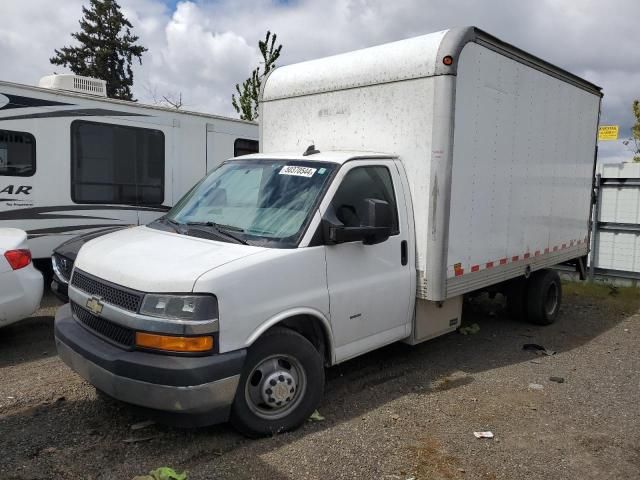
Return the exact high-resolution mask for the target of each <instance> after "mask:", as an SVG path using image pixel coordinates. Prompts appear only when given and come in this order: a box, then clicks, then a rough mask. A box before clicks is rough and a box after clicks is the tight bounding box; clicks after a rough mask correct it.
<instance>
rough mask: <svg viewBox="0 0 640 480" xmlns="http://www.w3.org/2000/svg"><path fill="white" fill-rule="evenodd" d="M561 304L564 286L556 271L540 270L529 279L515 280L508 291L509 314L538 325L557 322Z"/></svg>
mask: <svg viewBox="0 0 640 480" xmlns="http://www.w3.org/2000/svg"><path fill="white" fill-rule="evenodd" d="M561 303H562V284H561V282H560V276H559V275H558V273H557V272H556V271H554V270H539V271H537V272H534V273H532V274H531V276H530V277H529V278H528V279H525V278H518V279H514V280H512V281H511V284H510V285H509V288H508V289H507V308H508V310H509V314H510V315H511V316H512V317H513V318H516V319H522V320H526V321H528V322H530V323H534V324H536V325H550V324H552V323H553V322H555V321H556V319H557V318H558V314H559V312H560V305H561Z"/></svg>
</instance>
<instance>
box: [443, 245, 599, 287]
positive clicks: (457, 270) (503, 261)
mask: <svg viewBox="0 0 640 480" xmlns="http://www.w3.org/2000/svg"><path fill="white" fill-rule="evenodd" d="M587 241H588V238H587V237H584V240H583V239H579V240H569V243H568V244H567V243H562V244H560V245H554V246H553V247H545V248H544V249H543V250H534V252H533V256H534V257H539V256H541V255H547V254H549V253H551V252H552V251H553V252H558V251H560V250H566V249H567V248H571V247H573V246H574V245H575V246H577V245H582V244H583V243H585V244H586V243H587ZM531 256H532V255H531V252H525V253H523V254H522V255H513V256H511V258H510V259H509V257H503V258H500V259H498V260H489V261H487V262H484V263H478V264H474V265H471V266H470V268H469V270H468V271H467V272H466V273H467V274H469V273H475V272H479V271H480V270H487V269H490V268H494V267H498V266H502V265H507V264H508V263H516V262H521V261H523V260H527V259H529V258H531ZM453 273H454V275H455V276H456V277H460V276H462V275H465V269H464V268H463V267H462V262H460V263H456V264H455V265H453Z"/></svg>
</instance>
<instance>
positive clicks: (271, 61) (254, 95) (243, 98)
mask: <svg viewBox="0 0 640 480" xmlns="http://www.w3.org/2000/svg"><path fill="white" fill-rule="evenodd" d="M269 40H271V42H269ZM275 44H276V34H275V33H274V34H273V37H272V36H271V32H269V31H267V36H266V37H265V40H264V41H262V40H260V41H259V42H258V48H259V49H260V53H261V54H262V59H263V63H264V71H263V72H262V73H260V67H258V68H256V69H255V70H254V71H253V72H251V76H250V77H249V78H247V79H246V80H245V81H244V82H242V87H240V85H239V84H237V83H236V92H237V93H238V96H237V97H236V96H235V94H233V95H231V104H232V105H233V108H235V110H236V112H238V113H239V114H240V118H241V119H242V120H257V119H258V115H259V114H258V99H259V96H260V87H261V86H262V81H263V80H264V79H265V77H266V76H267V75H268V74H269V72H270V71H271V70H273V69H274V68H276V60H277V59H278V57H280V51H281V50H282V45H278V47H276V46H275Z"/></svg>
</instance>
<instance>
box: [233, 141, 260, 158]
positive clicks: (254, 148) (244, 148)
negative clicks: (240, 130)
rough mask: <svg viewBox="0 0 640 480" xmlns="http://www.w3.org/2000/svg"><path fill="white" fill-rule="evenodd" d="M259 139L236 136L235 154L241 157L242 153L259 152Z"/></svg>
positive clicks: (234, 143)
mask: <svg viewBox="0 0 640 480" xmlns="http://www.w3.org/2000/svg"><path fill="white" fill-rule="evenodd" d="M258 150H259V148H258V141H257V140H247V139H246V138H236V141H235V142H233V156H234V157H241V156H242V155H249V154H251V153H258Z"/></svg>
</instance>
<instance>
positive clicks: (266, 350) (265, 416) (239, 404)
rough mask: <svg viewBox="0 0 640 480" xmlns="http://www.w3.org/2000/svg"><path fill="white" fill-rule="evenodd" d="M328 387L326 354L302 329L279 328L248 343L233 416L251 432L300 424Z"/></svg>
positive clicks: (254, 434)
mask: <svg viewBox="0 0 640 480" xmlns="http://www.w3.org/2000/svg"><path fill="white" fill-rule="evenodd" d="M323 390H324V366H323V362H322V355H321V354H320V353H319V352H318V351H317V350H316V348H315V347H314V346H313V344H311V342H309V340H307V339H306V338H305V337H303V336H302V335H300V334H299V333H297V332H295V331H293V330H290V329H286V328H275V329H273V330H271V331H269V332H267V333H265V334H264V335H263V336H262V337H261V338H259V339H258V340H257V341H256V342H255V343H254V344H253V345H252V346H251V347H250V348H249V352H248V353H247V360H246V363H245V367H244V370H243V373H242V375H241V377H240V383H239V384H238V390H237V392H236V397H235V400H234V403H233V405H232V407H231V416H230V420H231V423H232V425H233V426H234V427H235V428H236V429H238V430H239V431H240V432H241V433H243V434H245V435H247V436H250V437H259V436H265V435H272V434H274V433H279V432H285V431H288V430H293V429H295V428H297V427H299V426H300V425H301V424H302V423H303V422H304V421H305V420H306V419H307V418H308V417H309V416H310V415H311V413H313V411H314V410H315V409H316V408H317V406H318V404H319V403H320V399H321V397H322V393H323Z"/></svg>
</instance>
